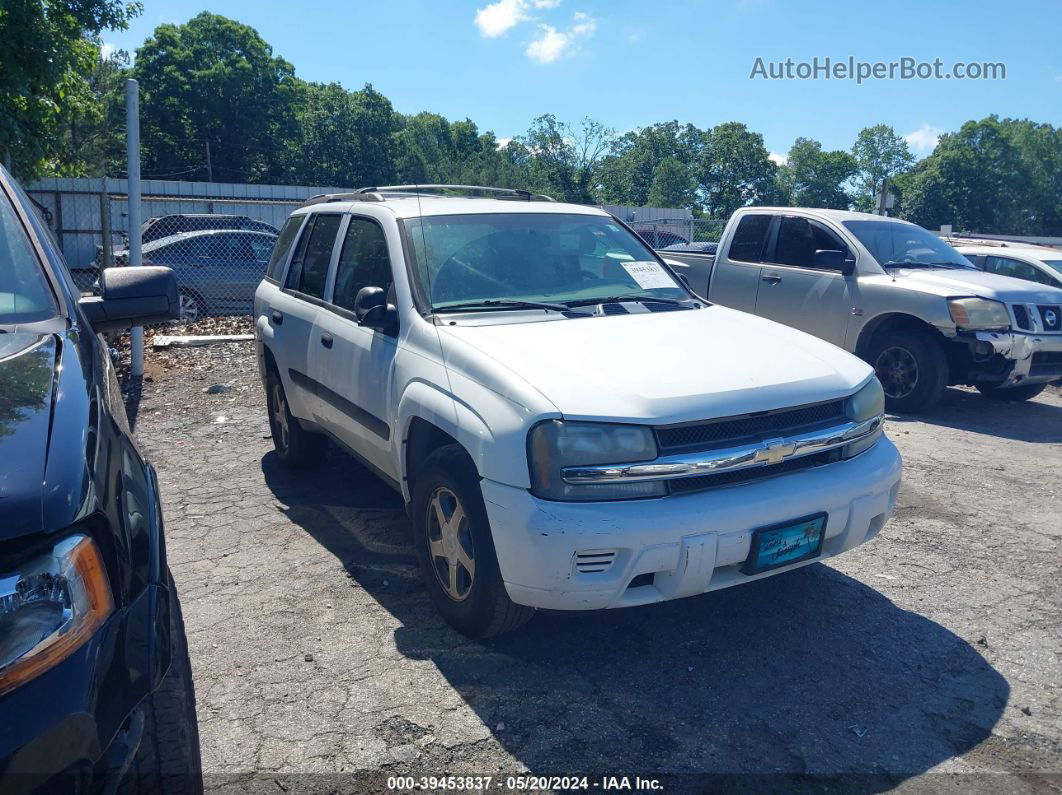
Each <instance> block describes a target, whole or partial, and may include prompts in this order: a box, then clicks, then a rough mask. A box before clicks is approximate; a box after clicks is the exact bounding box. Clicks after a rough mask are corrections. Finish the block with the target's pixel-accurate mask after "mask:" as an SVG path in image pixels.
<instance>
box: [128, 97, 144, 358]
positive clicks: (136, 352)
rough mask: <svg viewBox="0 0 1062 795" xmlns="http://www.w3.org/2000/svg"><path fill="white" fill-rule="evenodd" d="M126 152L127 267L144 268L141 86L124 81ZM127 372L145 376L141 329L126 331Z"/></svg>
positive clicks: (140, 327) (142, 328)
mask: <svg viewBox="0 0 1062 795" xmlns="http://www.w3.org/2000/svg"><path fill="white" fill-rule="evenodd" d="M125 130H126V133H125V149H126V157H127V158H128V160H129V167H128V172H129V264H130V265H143V264H144V261H143V257H142V255H141V251H140V244H141V237H140V235H141V230H140V86H139V85H138V84H137V82H136V80H126V81H125ZM129 343H130V344H129V348H130V358H131V360H132V361H131V362H130V369H131V370H132V374H133V377H134V378H140V377H142V376H143V375H144V327H143V326H133V328H132V329H130V332H129Z"/></svg>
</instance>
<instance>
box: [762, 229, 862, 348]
mask: <svg viewBox="0 0 1062 795" xmlns="http://www.w3.org/2000/svg"><path fill="white" fill-rule="evenodd" d="M773 237H774V241H773V242H772V243H771V244H770V245H769V253H768V255H767V257H766V258H765V259H766V260H767V264H765V265H764V266H763V267H761V269H760V286H759V291H758V293H757V295H756V314H757V315H760V316H761V317H765V318H768V319H770V320H776V321H778V322H779V323H784V324H785V325H787V326H792V327H793V328H798V329H800V330H801V331H806V332H808V333H809V334H814V335H815V336H816V337H821V338H822V339H824V340H826V341H828V342H832V343H833V344H834V345H841V346H843V345H844V341H845V334H846V333H847V331H848V319H849V317H851V313H852V292H853V289H854V282H855V276H854V275H846V274H845V273H844V269H843V268H832V267H822V266H820V265H818V264H817V263H816V256H815V252H816V251H820V250H831V251H837V250H840V251H842V252H844V253H845V255H846V258H848V259H851V258H852V254H851V251H850V250H849V248H848V246H847V245H845V243H844V242H843V241H842V240H841V239H840V238H839V237H838V236H837V234H836V233H834V232H833V231H832V230H830V229H828V228H827V227H826V226H824V225H823V224H820V223H819V222H818V221H814V220H811V219H808V218H802V217H800V216H796V215H783V216H781V218H780V220H779V222H778V224H777V227H776V230H775V232H774V234H773Z"/></svg>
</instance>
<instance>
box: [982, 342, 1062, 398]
mask: <svg viewBox="0 0 1062 795" xmlns="http://www.w3.org/2000/svg"><path fill="white" fill-rule="evenodd" d="M974 337H975V338H976V341H977V345H979V346H981V347H982V348H983V349H984V350H985V352H988V350H989V349H990V350H991V353H995V354H999V355H1000V356H1002V357H1003V358H1004V359H1007V360H1008V361H1011V362H1013V363H1014V366H1013V367H1012V368H1011V370H1010V372H1009V374H1008V375H1007V377H1006V379H1005V380H1004V381H1003V382H1002V383H1001V384H999V385H998V386H1000V387H1003V388H1006V387H1012V386H1018V385H1019V384H1049V383H1051V382H1053V381H1058V380H1060V379H1062V334H1022V333H1018V332H1009V331H1008V332H997V331H978V332H976V334H974ZM986 346H987V347H986Z"/></svg>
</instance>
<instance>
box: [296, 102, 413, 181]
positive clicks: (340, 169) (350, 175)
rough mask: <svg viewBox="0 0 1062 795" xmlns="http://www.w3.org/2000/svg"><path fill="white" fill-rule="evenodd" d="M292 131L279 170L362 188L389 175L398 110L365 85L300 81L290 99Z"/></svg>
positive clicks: (392, 173)
mask: <svg viewBox="0 0 1062 795" xmlns="http://www.w3.org/2000/svg"><path fill="white" fill-rule="evenodd" d="M295 107H296V111H295V116H296V130H297V132H296V135H295V137H294V138H293V140H292V142H291V145H290V146H289V147H288V150H287V153H286V161H287V162H286V166H285V168H284V173H285V175H286V176H287V178H288V179H290V180H291V181H293V182H298V183H302V184H304V185H337V186H345V187H362V186H370V185H385V184H387V183H389V182H391V181H393V180H394V178H395V153H396V149H397V144H396V140H395V133H396V132H397V130H398V128H399V119H398V115H397V114H396V113H395V112H394V109H393V108H392V107H391V102H390V100H388V99H387V97H385V96H384V95H383V94H381V93H380V92H378V91H376V90H375V89H374V88H373V87H372V86H371V85H366V86H365V88H363V89H362V90H361V91H347V90H346V89H345V88H343V87H342V86H341V85H339V84H338V83H329V84H327V85H324V84H321V83H303V84H302V85H301V86H299V91H298V96H297V99H296V101H295Z"/></svg>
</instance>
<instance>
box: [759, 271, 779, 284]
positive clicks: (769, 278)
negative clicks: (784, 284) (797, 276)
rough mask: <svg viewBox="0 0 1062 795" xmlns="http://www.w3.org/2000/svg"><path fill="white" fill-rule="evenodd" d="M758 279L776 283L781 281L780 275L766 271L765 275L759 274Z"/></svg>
mask: <svg viewBox="0 0 1062 795" xmlns="http://www.w3.org/2000/svg"><path fill="white" fill-rule="evenodd" d="M760 280H761V281H765V282H767V284H778V283H779V282H780V281H782V277H781V276H779V275H778V274H776V273H768V274H767V275H766V276H761V277H760Z"/></svg>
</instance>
